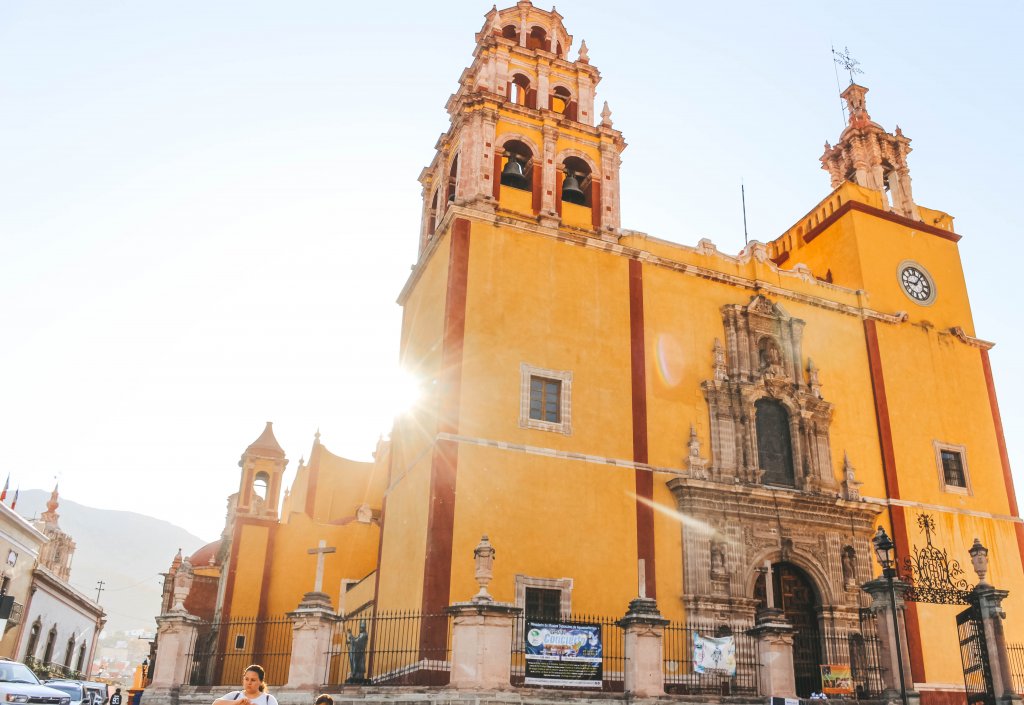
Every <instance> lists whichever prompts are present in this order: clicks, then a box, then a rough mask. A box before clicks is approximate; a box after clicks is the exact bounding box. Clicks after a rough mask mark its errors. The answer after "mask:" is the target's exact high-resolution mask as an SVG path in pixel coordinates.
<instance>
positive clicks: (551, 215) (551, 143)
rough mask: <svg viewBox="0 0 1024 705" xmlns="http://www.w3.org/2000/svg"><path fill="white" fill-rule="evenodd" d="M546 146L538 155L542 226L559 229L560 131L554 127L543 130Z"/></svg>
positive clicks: (545, 126) (544, 145)
mask: <svg viewBox="0 0 1024 705" xmlns="http://www.w3.org/2000/svg"><path fill="white" fill-rule="evenodd" d="M541 134H542V135H543V136H544V144H543V146H542V147H541V153H540V154H538V155H537V158H538V159H539V160H540V165H541V190H540V222H541V224H542V225H548V226H552V227H558V223H559V222H560V218H559V215H558V212H557V211H556V210H555V189H556V188H557V187H558V179H557V178H556V172H557V171H558V169H559V165H558V164H555V145H556V143H557V141H558V129H557V128H556V127H554V126H553V125H544V127H542V128H541Z"/></svg>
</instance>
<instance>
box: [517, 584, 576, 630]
mask: <svg viewBox="0 0 1024 705" xmlns="http://www.w3.org/2000/svg"><path fill="white" fill-rule="evenodd" d="M526 588H539V589H541V590H558V591H560V593H561V595H560V599H559V601H558V604H559V609H560V610H561V614H560V615H559V621H561V620H563V619H568V618H569V617H571V616H572V578H535V577H533V576H530V575H524V574H522V573H517V574H516V577H515V594H516V598H515V600H516V601H515V605H516V607H519V608H521V609H522V610H523V614H524V615H525V614H526Z"/></svg>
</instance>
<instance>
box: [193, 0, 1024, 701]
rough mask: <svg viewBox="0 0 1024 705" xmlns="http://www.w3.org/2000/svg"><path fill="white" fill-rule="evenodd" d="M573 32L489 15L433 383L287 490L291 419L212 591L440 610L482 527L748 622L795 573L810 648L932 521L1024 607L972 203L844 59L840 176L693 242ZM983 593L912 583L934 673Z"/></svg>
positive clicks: (494, 539) (576, 586)
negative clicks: (398, 413)
mask: <svg viewBox="0 0 1024 705" xmlns="http://www.w3.org/2000/svg"><path fill="white" fill-rule="evenodd" d="M572 48H573V38H572V36H571V35H569V34H568V33H567V31H566V29H565V27H564V25H563V24H562V18H561V16H560V15H558V13H557V12H555V11H553V10H552V11H551V12H548V11H543V10H540V9H538V8H535V7H534V6H533V5H531V4H530V3H529V2H527V1H526V0H523V1H521V2H519V3H517V4H516V5H515V6H513V7H511V8H507V9H502V10H497V9H495V10H492V11H490V12H488V13H487V15H486V19H485V23H484V26H483V27H482V29H481V31H480V32H479V33H478V34H477V35H476V48H475V51H474V58H473V62H472V64H471V66H470V67H469V68H467V69H466V70H465V71H464V72H463V73H462V76H461V78H460V80H459V87H458V90H457V91H456V93H455V94H454V95H452V96H451V98H450V99H449V101H448V104H447V109H448V112H449V115H450V118H451V124H450V127H449V129H448V130H447V132H446V133H445V134H443V135H442V136H441V138H440V139H439V140H438V143H437V152H436V155H435V157H434V159H433V161H432V162H431V163H430V164H429V165H428V166H427V167H426V168H425V169H424V170H423V172H422V174H421V176H420V181H421V183H422V185H423V220H422V227H421V231H420V234H419V252H418V260H417V262H416V263H415V265H414V267H413V270H412V273H411V275H410V277H409V280H408V282H407V283H406V285H405V287H404V289H403V290H402V292H401V294H400V296H399V303H400V305H401V306H402V307H403V322H402V332H401V348H400V359H401V363H402V365H403V366H404V367H405V368H406V369H407V370H409V371H411V372H413V373H414V374H415V375H417V376H418V377H419V378H420V379H421V380H423V382H424V388H425V389H426V390H427V392H426V395H425V397H424V398H423V399H422V400H421V401H420V403H419V404H418V405H417V407H416V409H415V410H414V411H413V412H411V413H409V414H407V415H405V416H403V417H402V418H400V419H398V420H397V421H396V424H395V427H394V429H393V431H392V434H391V437H390V440H389V441H387V442H382V443H381V444H380V445H379V446H378V450H377V453H376V456H375V461H374V462H372V463H355V462H352V461H347V460H345V459H342V458H338V457H337V456H334V455H332V454H330V452H329V451H327V449H326V448H324V447H323V446H322V445H321V444H320V442H319V438H317V440H316V441H315V443H314V446H313V451H312V453H311V455H310V460H309V461H308V462H305V461H303V462H301V463H300V467H299V469H298V471H297V473H296V477H295V480H294V482H293V483H292V485H291V488H290V491H289V492H288V493H287V496H285V497H281V492H282V489H281V487H282V477H283V473H284V469H285V464H286V462H287V461H286V460H285V456H284V451H283V450H282V449H281V448H280V446H279V445H278V444H277V442H276V440H274V439H273V433H272V431H271V430H270V427H269V425H268V429H267V430H266V431H265V432H264V434H263V436H261V437H260V439H258V440H257V441H256V442H254V443H253V445H251V446H250V447H249V448H248V449H247V451H246V453H245V454H244V455H243V457H242V461H241V462H240V465H241V467H242V474H241V482H240V489H239V493H238V495H236V496H235V497H234V499H233V500H232V504H231V507H230V509H229V522H228V527H227V529H226V532H225V536H224V537H223V539H222V541H221V542H220V543H219V544H218V545H217V547H216V557H215V558H212V557H211V558H210V560H209V564H208V565H207V566H206V568H205V569H206V570H207V571H208V573H209V574H210V575H211V576H212V578H211V580H212V581H215V582H216V592H217V594H216V603H215V604H216V607H215V611H216V616H218V617H220V618H222V619H229V618H237V617H244V616H262V617H266V616H269V615H280V614H283V613H285V612H288V611H290V610H294V609H295V607H296V605H297V604H298V602H299V600H300V599H301V598H302V595H303V594H304V593H306V592H308V591H309V590H310V589H311V587H312V586H313V584H314V581H316V580H319V585H320V589H321V590H322V591H323V592H325V593H327V594H328V595H330V596H331V598H332V601H333V604H334V607H335V608H336V609H340V610H341V611H352V610H356V609H364V610H376V611H378V612H389V611H395V610H414V611H418V612H420V613H422V614H440V613H442V612H444V610H445V608H446V607H447V606H448V605H450V604H452V603H454V602H459V601H464V600H467V599H469V598H470V597H471V596H472V595H473V593H475V592H476V590H477V585H476V582H475V580H474V574H473V570H474V567H473V562H472V560H471V558H472V556H473V551H474V548H475V547H476V546H477V544H478V543H479V542H480V539H481V536H482V535H487V536H488V537H489V540H490V542H491V544H492V545H493V546H494V547H495V548H496V550H497V559H496V561H495V564H494V578H493V581H492V582H491V583H490V586H489V590H490V592H491V593H492V594H493V595H494V597H495V598H496V599H497V600H499V601H501V602H507V603H511V604H514V605H517V606H519V607H523V608H526V609H527V610H533V611H535V612H537V613H542V614H545V615H548V616H552V617H568V616H570V615H573V614H583V613H586V614H604V615H611V616H615V615H621V614H622V613H623V612H624V611H625V609H626V606H627V605H628V603H629V602H630V600H632V599H633V598H635V597H637V595H638V594H643V595H645V596H647V597H650V598H653V599H655V600H656V601H657V605H658V608H659V609H660V611H661V613H662V614H663V615H664V617H665V618H666V619H669V620H673V621H677V622H689V623H700V624H703V625H710V626H712V627H725V628H728V629H732V630H734V631H735V630H741V629H745V628H747V627H749V626H750V625H752V624H753V620H754V618H755V614H756V613H757V611H758V610H759V609H761V608H763V607H765V606H766V602H767V601H770V600H774V601H775V603H776V604H774V605H770V604H769V605H767V606H775V607H780V608H783V609H784V611H785V615H786V617H787V618H788V619H789V620H790V621H791V622H792V623H793V624H794V627H795V628H796V629H797V636H796V640H797V642H800V640H801V639H803V640H805V641H807V640H810V644H811V646H810V648H811V649H812V650H813V649H814V644H816V643H822V644H824V643H828V639H830V638H845V637H846V636H848V635H849V634H852V633H855V632H857V631H858V630H859V629H860V628H861V625H862V623H863V620H864V619H865V617H864V615H865V609H866V607H867V606H868V604H869V602H870V600H869V598H868V597H867V595H866V593H865V592H864V591H863V590H862V589H861V587H860V586H861V584H863V583H864V582H866V581H868V580H870V579H871V578H872V577H875V576H877V575H878V574H879V566H878V565H877V562H876V561H875V560H874V557H873V555H872V552H871V538H872V536H873V535H874V533H875V530H876V528H877V527H878V526H883V527H884V528H885V530H886V532H887V533H888V534H889V535H891V536H892V537H893V538H894V540H895V542H896V546H897V552H898V554H899V556H900V557H901V560H902V558H905V557H912V556H914V555H915V550H920V549H921V548H924V547H925V546H926V545H934V546H936V547H939V548H941V549H944V550H946V551H947V553H948V556H949V557H950V559H952V560H957V561H959V562H960V563H961V564H963V565H964V566H965V568H967V569H968V571H969V566H967V565H966V564H967V563H969V562H970V560H969V558H968V549H969V548H970V547H971V545H972V542H973V541H974V540H975V538H978V539H980V541H981V542H982V543H983V544H984V545H985V546H987V547H989V549H990V550H991V556H990V558H991V563H990V568H989V580H990V582H991V583H993V584H994V585H997V586H999V587H1000V588H1003V589H1006V590H1009V593H1010V594H1009V597H1008V598H1007V600H1006V602H1005V603H1004V604H1005V607H1006V613H1007V618H1006V621H1005V628H1006V632H1007V635H1008V638H1010V639H1011V640H1015V639H1018V638H1020V637H1021V636H1022V635H1024V599H1022V591H1024V566H1022V557H1024V530H1022V524H1021V521H1020V519H1019V517H1018V508H1017V504H1016V500H1015V497H1014V491H1013V485H1012V480H1011V476H1010V468H1009V462H1008V457H1007V453H1006V446H1005V442H1004V439H1003V431H1002V427H1001V422H1000V419H999V410H998V403H997V399H996V392H995V384H994V381H993V379H992V372H991V368H990V365H989V361H988V350H989V349H990V348H991V346H992V344H991V343H989V342H986V341H985V340H983V339H981V338H979V337H977V335H976V332H975V329H974V323H973V319H972V314H971V309H970V304H969V300H968V293H967V283H966V282H965V279H964V274H963V268H962V265H961V260H960V254H959V250H958V241H959V240H960V236H959V235H958V234H957V233H956V231H955V229H954V226H953V218H952V217H951V216H949V215H948V214H946V213H944V212H942V211H938V210H934V209H931V208H926V207H923V206H920V205H917V203H916V201H915V197H914V194H913V192H912V188H911V181H910V169H909V166H908V160H907V155H908V154H909V152H910V147H909V143H910V140H909V139H908V138H906V137H905V136H904V135H903V134H902V133H901V132H900V131H899V130H898V129H897V130H896V131H895V132H894V133H889V132H887V131H886V130H885V129H884V128H883V127H882V126H881V125H879V124H878V123H876V122H874V121H873V120H872V118H871V117H870V115H869V113H868V111H867V105H866V93H867V89H866V88H863V87H861V86H857V85H854V84H851V85H850V87H849V88H847V90H846V91H845V92H844V94H843V98H844V100H845V101H846V105H847V111H848V115H849V124H848V126H847V127H846V129H845V130H844V131H843V133H842V134H841V135H840V136H839V138H838V140H837V142H836V144H835V146H832V145H826V150H825V153H824V154H823V155H822V156H821V158H820V161H821V166H822V168H823V169H824V170H825V171H826V172H827V173H828V174H829V177H830V181H831V192H830V193H828V194H827V195H826V196H825V197H824V198H823V200H822V201H821V202H820V203H818V204H816V205H815V206H814V207H813V208H811V209H810V210H809V211H808V212H807V213H806V214H805V215H803V216H801V217H800V218H799V219H797V220H796V222H795V223H794V225H793V226H792V227H791V228H790V229H789V230H787V231H786V232H785V233H782V234H781V235H780V236H779V237H778V238H777V239H775V240H774V241H772V242H769V243H766V244H763V243H759V242H751V243H750V244H749V245H748V246H747V247H745V248H744V250H743V251H742V252H740V253H739V254H738V255H731V254H727V253H723V252H720V251H718V250H717V249H716V247H715V246H714V244H713V243H711V242H710V241H708V240H702V241H701V242H699V243H696V244H695V245H693V246H687V245H681V244H676V243H673V242H670V241H668V240H663V239H659V238H657V237H654V236H651V235H647V234H644V233H639V232H635V231H631V230H628V229H626V228H624V227H623V226H622V224H621V223H620V214H619V179H620V155H621V153H622V152H623V150H624V149H625V148H626V143H625V141H624V139H623V135H622V134H621V133H620V132H619V131H618V130H616V129H615V127H614V125H613V121H612V117H611V112H610V110H609V109H608V106H607V104H606V105H604V106H603V109H599V108H597V106H596V103H595V90H596V86H597V84H598V82H599V81H600V73H599V72H598V70H597V69H596V68H595V67H594V66H593V65H592V64H591V63H590V61H589V56H588V51H587V49H586V46H585V44H584V45H581V46H580V47H579V49H578V50H576V58H575V59H570V58H569V52H570V50H571V49H572ZM930 148H937V146H934V145H933V146H930ZM808 156H809V157H813V155H808ZM808 161H809V162H810V158H809V160H808ZM823 191H824V189H823ZM666 235H669V234H666ZM254 488H257V489H255V490H254ZM320 541H324V542H325V544H324V545H325V546H329V547H332V548H334V551H335V552H334V553H333V554H330V555H328V556H327V557H326V558H325V559H323V560H319V558H320V554H316V553H314V552H312V550H313V549H314V548H315V547H317V546H318V542H320ZM211 555H212V553H211ZM318 564H319V565H320V572H319V573H318V572H317V571H318V568H317V565H318ZM200 567H201V566H197V567H196V568H197V569H198V568H200ZM318 576H319V577H318ZM960 577H962V578H963V579H965V580H966V579H968V578H969V576H967V575H964V576H954V578H956V579H960ZM767 580H771V581H772V583H771V584H769V585H766V581H767ZM211 585H212V582H211ZM965 585H966V583H965ZM769 596H772V597H769ZM186 604H187V603H186ZM961 609H962V606H957V605H950V604H929V603H925V602H916V603H908V606H907V613H906V628H907V630H908V639H907V641H908V644H909V645H910V663H911V667H912V674H910V675H911V677H912V681H913V683H914V684H915V687H916V689H917V690H919V691H920V692H921V694H922V699H924V700H926V701H930V702H933V703H937V702H940V701H942V702H960V701H961V700H962V696H963V668H962V664H961V655H960V650H959V647H958V643H957V636H956V627H955V616H956V614H957V612H959V611H960V610H961ZM446 638H447V635H446V634H444V633H441V632H436V633H431V632H430V631H425V632H424V633H423V634H422V635H421V636H420V640H421V644H422V646H423V648H424V649H427V648H429V647H431V646H437V645H440V646H441V647H443V645H444V641H445V639H446ZM815 640H817V641H815ZM816 658H817V659H818V663H825V662H826V661H825V659H826V658H827V654H825V653H819V655H818V656H817V657H816Z"/></svg>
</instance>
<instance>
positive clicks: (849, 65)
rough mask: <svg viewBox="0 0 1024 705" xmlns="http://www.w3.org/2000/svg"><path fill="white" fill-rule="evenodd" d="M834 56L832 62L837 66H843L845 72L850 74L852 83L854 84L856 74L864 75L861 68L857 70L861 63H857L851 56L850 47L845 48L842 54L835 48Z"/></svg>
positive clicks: (833, 49)
mask: <svg viewBox="0 0 1024 705" xmlns="http://www.w3.org/2000/svg"><path fill="white" fill-rule="evenodd" d="M832 54H833V56H832V61H834V62H835V63H836V64H837V65H839V66H842V67H843V69H844V70H846V71H849V72H850V83H853V75H854V74H857V73H864V72H863V71H861V70H860V69H859V68H857V67H858V66H860V62H859V61H857V60H856V59H855V58H853V57H852V56H850V48H849V47H843V51H842V53H840V52H838V51H836V50H835V48H834V47H833V48H832Z"/></svg>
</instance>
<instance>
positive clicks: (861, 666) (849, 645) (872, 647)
mask: <svg viewBox="0 0 1024 705" xmlns="http://www.w3.org/2000/svg"><path fill="white" fill-rule="evenodd" d="M822 657H823V660H822V663H823V664H826V665H828V664H838V665H841V666H845V665H849V667H850V677H851V678H852V679H853V690H854V692H853V694H852V695H850V696H847V697H854V698H857V699H865V698H877V697H880V696H881V694H882V691H883V690H884V689H885V685H884V683H883V681H882V659H881V645H880V643H879V640H878V637H877V636H876V635H875V633H874V632H873V631H868V630H865V631H864V632H863V633H860V632H851V633H849V634H833V635H827V636H826V637H825V639H824V654H822Z"/></svg>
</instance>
